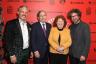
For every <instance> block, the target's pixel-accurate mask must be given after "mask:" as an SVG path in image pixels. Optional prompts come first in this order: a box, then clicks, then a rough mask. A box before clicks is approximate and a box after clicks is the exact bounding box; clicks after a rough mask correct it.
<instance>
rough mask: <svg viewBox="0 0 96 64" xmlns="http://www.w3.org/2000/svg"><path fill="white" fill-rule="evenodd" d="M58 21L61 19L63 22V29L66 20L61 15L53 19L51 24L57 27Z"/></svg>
mask: <svg viewBox="0 0 96 64" xmlns="http://www.w3.org/2000/svg"><path fill="white" fill-rule="evenodd" d="M58 19H62V20H63V21H64V27H65V26H66V24H67V22H66V19H65V17H64V16H63V15H58V16H56V17H55V19H54V22H53V27H57V21H58Z"/></svg>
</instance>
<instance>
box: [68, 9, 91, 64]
mask: <svg viewBox="0 0 96 64" xmlns="http://www.w3.org/2000/svg"><path fill="white" fill-rule="evenodd" d="M68 18H69V19H70V20H71V21H72V25H71V26H70V31H71V37H72V45H71V47H70V51H69V58H70V63H71V64H86V59H87V56H88V52H89V48H90V30H89V26H88V24H86V23H85V22H83V21H82V20H81V12H80V10H78V9H72V10H71V11H69V13H68Z"/></svg>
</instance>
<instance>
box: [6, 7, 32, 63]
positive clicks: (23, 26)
mask: <svg viewBox="0 0 96 64" xmlns="http://www.w3.org/2000/svg"><path fill="white" fill-rule="evenodd" d="M17 14H18V18H17V19H14V20H11V21H8V22H7V23H6V26H5V30H4V42H5V43H6V49H7V55H8V58H9V60H10V63H9V64H11V63H13V64H27V60H28V55H29V39H30V37H29V34H30V24H29V23H28V22H27V14H28V7H27V6H20V7H19V9H18V12H17Z"/></svg>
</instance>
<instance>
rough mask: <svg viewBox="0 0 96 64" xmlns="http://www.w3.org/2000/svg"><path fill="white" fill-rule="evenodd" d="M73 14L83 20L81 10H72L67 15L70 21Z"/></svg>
mask: <svg viewBox="0 0 96 64" xmlns="http://www.w3.org/2000/svg"><path fill="white" fill-rule="evenodd" d="M72 13H77V15H78V16H79V17H80V18H81V11H80V10H79V9H72V10H70V11H69V12H68V14H67V18H68V19H71V17H72V16H71V14H72Z"/></svg>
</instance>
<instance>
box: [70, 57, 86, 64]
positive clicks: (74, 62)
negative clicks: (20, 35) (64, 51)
mask: <svg viewBox="0 0 96 64" xmlns="http://www.w3.org/2000/svg"><path fill="white" fill-rule="evenodd" d="M69 61H70V64H86V61H80V59H78V58H75V57H73V56H71V55H69Z"/></svg>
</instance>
